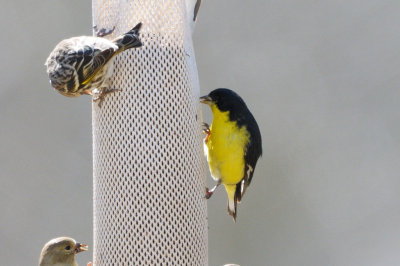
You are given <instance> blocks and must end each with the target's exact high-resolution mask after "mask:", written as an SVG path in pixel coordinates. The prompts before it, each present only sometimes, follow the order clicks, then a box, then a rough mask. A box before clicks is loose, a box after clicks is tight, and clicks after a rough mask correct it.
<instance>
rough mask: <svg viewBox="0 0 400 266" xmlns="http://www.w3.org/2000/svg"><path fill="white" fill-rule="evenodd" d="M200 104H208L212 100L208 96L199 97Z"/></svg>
mask: <svg viewBox="0 0 400 266" xmlns="http://www.w3.org/2000/svg"><path fill="white" fill-rule="evenodd" d="M200 102H201V103H205V104H210V103H211V102H212V99H211V97H210V96H208V95H206V96H202V97H200Z"/></svg>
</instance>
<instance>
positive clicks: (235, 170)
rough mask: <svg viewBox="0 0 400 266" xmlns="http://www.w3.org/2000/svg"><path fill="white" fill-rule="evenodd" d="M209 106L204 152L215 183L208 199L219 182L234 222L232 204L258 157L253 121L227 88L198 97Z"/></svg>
mask: <svg viewBox="0 0 400 266" xmlns="http://www.w3.org/2000/svg"><path fill="white" fill-rule="evenodd" d="M200 101H201V102H202V103H205V104H207V105H209V106H210V108H211V111H212V114H213V122H212V124H211V127H208V125H207V124H205V126H206V129H205V132H206V133H207V136H206V138H205V140H204V144H205V145H204V147H205V153H206V155H207V161H208V165H209V168H210V172H211V176H212V177H213V178H214V179H215V180H216V181H217V182H218V183H217V184H216V186H214V187H213V188H212V189H211V190H209V189H207V191H206V198H207V199H208V198H210V197H211V195H212V194H213V193H214V191H215V189H216V188H217V187H218V186H219V185H220V184H221V183H222V184H223V185H224V186H225V189H226V192H227V194H228V213H229V214H230V215H231V216H232V217H233V219H234V220H235V221H236V205H237V202H240V201H241V199H242V197H243V195H244V193H245V191H246V188H247V187H248V186H249V185H250V182H251V179H252V177H253V173H254V169H255V167H256V164H257V160H258V158H259V157H260V156H261V154H262V147H261V146H262V145H261V134H260V130H259V128H258V125H257V122H256V120H255V119H254V117H253V115H252V114H251V112H250V111H249V109H248V108H247V106H246V104H245V102H244V101H243V100H242V98H241V97H240V96H239V95H237V94H236V93H235V92H233V91H232V90H229V89H216V90H213V91H212V92H210V93H209V94H208V95H206V96H203V97H201V98H200Z"/></svg>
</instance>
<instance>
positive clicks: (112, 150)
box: [92, 0, 208, 266]
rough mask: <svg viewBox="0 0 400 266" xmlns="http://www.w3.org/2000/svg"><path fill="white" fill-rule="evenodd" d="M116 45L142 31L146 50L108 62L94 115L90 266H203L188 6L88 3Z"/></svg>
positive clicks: (179, 0)
mask: <svg viewBox="0 0 400 266" xmlns="http://www.w3.org/2000/svg"><path fill="white" fill-rule="evenodd" d="M92 5H93V23H94V25H97V26H98V28H108V29H111V28H113V27H114V26H115V30H114V32H113V34H112V35H110V36H107V37H106V38H114V37H116V36H118V35H119V34H121V33H124V32H126V31H128V30H129V29H131V28H132V27H133V26H135V25H136V24H137V23H138V22H142V23H143V26H142V29H141V31H140V38H141V40H142V43H143V44H144V45H143V47H141V48H139V49H130V50H128V51H125V52H123V53H121V54H120V55H118V56H117V58H115V60H114V62H113V67H114V75H113V77H112V81H111V86H112V87H113V88H117V89H119V91H117V92H115V93H112V94H109V95H107V96H106V98H105V100H104V102H103V104H102V107H101V108H99V107H98V105H97V103H94V104H93V105H92V124H93V187H94V188H93V189H94V190H93V201H94V202H93V212H94V222H93V224H94V245H93V262H94V265H95V266H101V265H104V266H110V265H207V264H208V253H207V242H208V236H207V219H206V218H207V207H206V201H205V200H204V191H205V190H204V188H205V162H204V156H203V150H202V135H201V127H200V114H199V104H198V99H199V93H200V91H199V82H198V76H197V67H196V62H195V56H194V51H193V44H192V28H191V26H192V25H191V23H190V21H191V20H190V16H191V14H188V11H187V6H190V5H188V3H187V2H185V1H184V0H175V1H174V0H130V1H127V0H119V1H118V0H93V1H92Z"/></svg>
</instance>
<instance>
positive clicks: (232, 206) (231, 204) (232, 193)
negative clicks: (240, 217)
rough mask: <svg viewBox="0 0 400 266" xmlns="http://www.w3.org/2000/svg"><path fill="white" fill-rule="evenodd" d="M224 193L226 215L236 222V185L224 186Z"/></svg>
mask: <svg viewBox="0 0 400 266" xmlns="http://www.w3.org/2000/svg"><path fill="white" fill-rule="evenodd" d="M225 189H226V193H227V194H228V213H229V215H231V216H232V217H233V221H235V222H236V207H237V197H236V185H225Z"/></svg>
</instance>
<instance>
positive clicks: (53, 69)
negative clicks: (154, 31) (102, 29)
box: [45, 23, 142, 99]
mask: <svg viewBox="0 0 400 266" xmlns="http://www.w3.org/2000/svg"><path fill="white" fill-rule="evenodd" d="M141 26H142V23H139V24H137V25H136V26H135V27H134V28H133V29H131V30H130V31H129V32H127V33H125V34H123V35H121V36H119V37H117V38H116V39H114V40H107V39H105V38H100V37H91V36H81V37H73V38H69V39H65V40H63V41H61V42H60V43H59V44H57V46H56V47H55V48H54V50H53V51H52V52H51V53H50V55H49V57H48V58H47V60H46V63H45V65H46V67H47V73H48V75H49V78H50V83H51V85H52V86H53V87H54V88H55V89H56V90H57V91H58V92H60V93H61V94H63V95H64V96H68V97H77V96H80V95H82V94H89V95H93V94H95V95H96V98H99V99H102V96H104V94H105V93H107V92H109V84H108V81H109V78H110V76H111V75H112V67H111V66H112V64H110V63H111V59H112V58H114V57H115V56H116V55H117V54H119V53H121V52H123V51H125V50H127V49H130V48H136V47H141V46H142V43H141V41H140V39H139V30H140V28H141ZM95 89H96V90H95Z"/></svg>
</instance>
